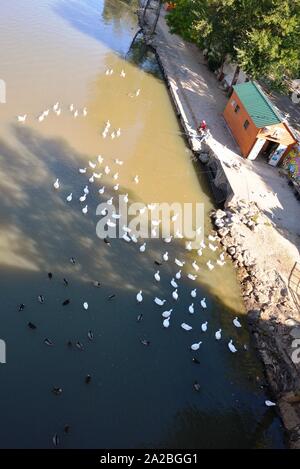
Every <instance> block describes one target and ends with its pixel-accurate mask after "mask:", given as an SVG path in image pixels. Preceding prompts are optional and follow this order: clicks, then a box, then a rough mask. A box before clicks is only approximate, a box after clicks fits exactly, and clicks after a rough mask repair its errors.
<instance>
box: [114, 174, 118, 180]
mask: <svg viewBox="0 0 300 469" xmlns="http://www.w3.org/2000/svg"><path fill="white" fill-rule="evenodd" d="M113 178H114V180H115V181H116V180H117V179H119V173H115V174H114V175H113Z"/></svg>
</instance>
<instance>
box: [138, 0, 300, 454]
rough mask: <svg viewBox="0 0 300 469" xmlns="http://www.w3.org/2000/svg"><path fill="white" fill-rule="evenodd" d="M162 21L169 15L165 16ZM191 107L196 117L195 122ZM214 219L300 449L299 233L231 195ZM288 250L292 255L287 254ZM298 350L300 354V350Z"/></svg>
mask: <svg viewBox="0 0 300 469" xmlns="http://www.w3.org/2000/svg"><path fill="white" fill-rule="evenodd" d="M141 12H142V1H141V0H140V9H139V10H138V11H137V16H138V21H139V26H140V28H141V31H142V33H143V36H144V40H145V43H146V44H147V46H150V47H151V48H152V50H153V51H154V53H155V56H156V59H157V61H158V64H159V66H160V68H161V71H162V74H163V77H164V80H165V83H166V86H167V88H168V90H169V93H170V97H171V100H172V103H173V105H174V108H175V112H176V115H177V117H178V119H179V120H180V123H181V126H182V127H183V130H184V133H185V137H186V140H187V141H188V144H189V146H190V148H191V150H192V151H193V152H194V153H195V154H197V157H199V151H200V149H201V144H199V141H198V140H197V139H196V138H195V137H196V132H195V128H196V127H197V118H196V116H195V114H194V112H193V110H192V109H191V106H190V105H189V103H188V101H187V100H185V99H184V95H182V96H181V97H180V96H179V92H178V88H179V87H177V86H176V77H175V78H174V76H173V77H172V76H171V74H169V73H168V71H167V69H168V62H167V61H168V58H167V57H166V55H165V54H160V51H159V47H158V46H157V43H156V40H155V36H154V38H151V39H149V37H148V32H147V25H145V24H143V23H142V21H141ZM150 14H151V13H150ZM160 21H164V20H163V19H162V17H160V20H159V22H160ZM182 65H184V64H181V66H182ZM178 68H179V67H178ZM173 75H174V73H173ZM186 113H188V114H189V116H190V121H191V120H192V121H193V123H194V126H193V127H191V124H190V123H189V120H188V118H187V117H186ZM199 163H200V161H199ZM200 164H201V163H200ZM211 219H212V223H213V225H214V227H215V231H216V234H217V235H218V237H219V242H220V244H221V245H222V246H223V248H224V250H225V251H227V254H228V255H229V257H230V258H231V260H232V262H233V265H234V266H235V268H236V270H237V280H238V282H239V284H240V288H241V294H242V298H243V302H244V305H245V311H246V316H247V319H248V324H249V328H250V332H251V334H252V337H253V342H254V345H255V348H256V350H257V351H258V354H259V356H260V358H261V360H262V362H263V365H264V370H265V374H266V377H267V381H268V385H269V388H270V390H271V393H272V394H273V396H274V399H275V400H276V404H277V409H278V412H279V414H280V416H281V419H282V422H283V426H284V429H285V432H286V434H287V438H288V443H289V447H290V448H292V449H300V363H294V362H293V360H292V356H294V355H293V353H294V352H295V349H294V348H293V344H295V342H294V340H295V337H294V336H293V333H294V334H295V332H294V330H295V327H296V326H299V309H298V307H297V304H296V303H297V301H295V298H293V296H292V292H291V290H290V288H289V276H288V272H289V271H290V269H291V265H292V263H293V261H294V259H295V257H294V256H296V258H297V254H296V251H297V246H298V240H296V236H295V239H292V242H290V240H289V236H287V240H286V239H285V235H286V234H287V233H284V234H283V235H282V234H281V233H280V234H279V232H278V231H277V229H276V227H275V225H274V224H273V223H272V222H270V220H269V218H268V217H267V216H266V215H264V214H263V213H262V211H261V210H260V208H259V207H258V206H257V204H256V203H255V202H252V203H249V202H243V201H241V200H235V201H231V202H229V203H228V204H227V207H226V209H224V210H220V209H219V210H214V211H212V213H211ZM289 234H290V233H289ZM268 243H272V246H275V247H274V252H272V250H271V249H270V252H269V248H270V245H269V244H268ZM294 248H295V249H296V250H295V249H294ZM266 251H267V252H266ZM285 251H286V252H287V255H286V258H285V255H283V254H282V252H285ZM298 254H299V252H298ZM270 259H272V262H269V260H270ZM299 273H300V267H299ZM296 300H297V299H296ZM299 339H300V335H299ZM298 356H299V359H300V353H299V354H298ZM299 362H300V360H299Z"/></svg>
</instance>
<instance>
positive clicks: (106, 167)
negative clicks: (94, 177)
mask: <svg viewBox="0 0 300 469" xmlns="http://www.w3.org/2000/svg"><path fill="white" fill-rule="evenodd" d="M104 172H105V174H109V173H110V167H109V166H107V165H106V166H105V168H104Z"/></svg>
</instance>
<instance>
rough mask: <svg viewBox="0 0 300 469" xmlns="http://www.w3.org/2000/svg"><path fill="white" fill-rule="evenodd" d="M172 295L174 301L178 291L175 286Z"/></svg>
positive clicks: (176, 298)
mask: <svg viewBox="0 0 300 469" xmlns="http://www.w3.org/2000/svg"><path fill="white" fill-rule="evenodd" d="M172 297H173V299H174V300H175V301H177V300H178V293H177V288H176V289H175V290H174V291H173V292H172Z"/></svg>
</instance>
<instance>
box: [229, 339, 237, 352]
mask: <svg viewBox="0 0 300 469" xmlns="http://www.w3.org/2000/svg"><path fill="white" fill-rule="evenodd" d="M228 348H229V350H230V352H232V353H235V352H237V349H236V348H235V346H234V345H233V343H232V339H231V340H230V341H229V343H228Z"/></svg>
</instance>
